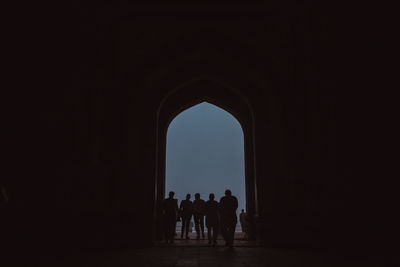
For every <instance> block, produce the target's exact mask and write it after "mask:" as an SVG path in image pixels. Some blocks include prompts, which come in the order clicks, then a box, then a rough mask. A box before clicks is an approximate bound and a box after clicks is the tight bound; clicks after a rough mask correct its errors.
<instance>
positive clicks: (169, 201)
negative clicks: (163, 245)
mask: <svg viewBox="0 0 400 267" xmlns="http://www.w3.org/2000/svg"><path fill="white" fill-rule="evenodd" d="M174 195H175V193H174V192H172V191H171V192H169V197H168V198H166V199H165V200H164V224H165V239H166V242H167V243H168V242H171V243H174V238H175V228H176V218H177V216H178V200H176V199H175V198H174Z"/></svg>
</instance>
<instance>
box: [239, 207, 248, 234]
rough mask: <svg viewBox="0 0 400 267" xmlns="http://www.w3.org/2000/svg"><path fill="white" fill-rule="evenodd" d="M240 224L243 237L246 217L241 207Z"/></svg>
mask: <svg viewBox="0 0 400 267" xmlns="http://www.w3.org/2000/svg"><path fill="white" fill-rule="evenodd" d="M239 221H240V226H241V227H242V232H243V233H244V238H247V218H246V212H244V209H242V212H241V213H240V215H239Z"/></svg>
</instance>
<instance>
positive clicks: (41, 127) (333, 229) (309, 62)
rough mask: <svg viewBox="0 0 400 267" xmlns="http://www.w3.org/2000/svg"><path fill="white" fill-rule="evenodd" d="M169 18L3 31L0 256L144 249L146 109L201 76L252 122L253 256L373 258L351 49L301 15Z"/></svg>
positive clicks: (368, 177) (338, 27) (317, 13)
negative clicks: (278, 250) (0, 252)
mask: <svg viewBox="0 0 400 267" xmlns="http://www.w3.org/2000/svg"><path fill="white" fill-rule="evenodd" d="M169 8H170V9H166V10H164V9H161V10H159V9H158V8H155V7H154V10H153V9H152V8H151V7H149V6H141V8H137V9H135V8H133V7H127V8H122V7H121V8H115V7H112V8H111V7H99V8H90V9H84V8H80V9H74V10H73V11H72V12H71V13H68V14H67V15H64V14H62V15H61V13H60V14H58V13H56V12H54V14H53V16H52V19H51V20H48V19H40V18H37V20H33V21H34V23H33V22H32V23H27V22H28V21H29V20H22V21H17V20H16V21H15V25H14V26H15V27H16V29H18V30H15V31H11V33H13V40H15V43H20V44H21V47H16V46H14V47H13V50H11V51H13V52H14V51H15V53H13V56H12V57H11V59H10V63H9V67H10V69H11V70H12V74H11V75H10V76H9V77H8V78H9V79H10V80H12V83H11V87H10V90H8V91H7V93H6V96H5V97H4V98H3V101H4V102H5V103H4V105H3V108H4V112H3V114H5V122H6V125H7V126H6V128H5V130H4V133H5V136H6V137H5V138H4V147H5V148H6V151H7V160H6V162H5V163H6V167H5V172H4V173H5V175H4V177H3V178H2V180H1V183H2V184H4V185H5V187H6V188H7V192H8V195H9V202H8V203H6V204H3V205H2V213H3V214H4V215H2V216H3V218H5V219H4V220H3V219H2V221H3V223H4V224H5V225H6V226H5V227H6V228H3V229H7V231H6V234H5V236H6V237H7V238H6V239H5V240H8V241H7V242H5V243H6V244H7V246H8V247H14V248H21V247H25V248H30V247H32V246H33V247H36V248H37V247H47V248H54V249H55V250H56V249H57V248H59V247H64V248H76V249H82V248H85V249H95V250H98V249H120V248H127V247H137V246H138V247H142V246H150V245H151V244H152V236H153V216H154V214H155V211H154V205H155V203H154V197H155V187H156V184H155V175H156V169H155V168H156V154H157V147H156V139H157V112H158V109H159V107H160V103H161V101H162V99H163V98H164V97H165V96H166V95H167V94H168V93H169V92H170V91H171V90H173V89H174V88H176V87H178V86H181V85H182V84H185V83H187V82H190V81H191V80H193V79H200V80H201V79H202V78H207V79H214V80H217V81H220V82H221V83H223V84H228V85H231V86H232V87H234V88H237V89H238V90H240V93H241V94H242V95H243V96H244V97H245V98H246V99H248V101H249V104H250V106H251V107H252V109H253V112H254V130H255V160H256V186H257V204H258V209H259V218H258V233H257V236H258V238H259V240H260V241H261V243H262V244H263V245H265V246H271V247H295V248H310V247H312V248H325V247H331V248H340V249H343V248H354V247H362V248H365V247H368V248H371V247H377V244H378V242H379V241H380V240H382V239H383V237H382V235H381V234H379V233H378V232H376V231H375V230H376V226H375V225H376V224H375V223H378V222H379V220H378V219H377V218H376V214H378V211H379V210H380V206H379V205H378V204H377V202H376V200H377V198H378V196H379V192H378V189H377V188H376V184H375V183H373V182H371V181H373V180H372V179H375V178H374V177H376V175H377V174H376V170H375V169H374V168H376V166H377V164H371V163H376V162H374V161H373V160H372V158H371V157H370V155H371V154H373V152H374V151H375V150H374V149H375V148H374V145H373V144H372V143H371V142H370V141H369V140H370V139H369V138H370V137H371V136H373V134H374V132H373V131H369V130H367V129H366V127H368V125H369V122H368V120H369V119H372V120H374V117H373V116H370V115H371V111H370V106H369V104H368V101H363V100H362V99H364V100H366V99H368V100H370V99H373V97H374V96H373V95H370V94H369V93H368V92H367V90H364V91H363V94H362V95H361V94H359V93H360V92H359V89H358V88H360V86H364V88H368V87H369V86H371V82H372V81H371V80H367V79H366V78H365V76H364V78H363V79H361V80H358V83H355V82H354V81H356V80H357V78H359V77H358V76H363V75H364V74H365V73H364V72H363V71H362V69H361V68H358V64H359V59H362V56H361V52H360V50H358V48H359V47H358V46H357V45H355V44H356V43H355V42H354V41H355V40H357V41H358V40H360V39H359V37H360V36H355V35H353V33H351V32H352V31H351V30H349V28H348V27H347V26H348V25H346V24H345V23H344V22H343V21H342V22H338V21H337V20H335V19H331V17H326V16H324V15H321V14H322V13H321V12H322V11H327V10H325V9H322V11H321V10H320V9H318V8H317V7H316V6H315V5H312V4H310V3H308V4H304V5H297V6H294V7H289V6H279V7H278V6H275V5H268V6H267V7H259V8H255V7H249V6H233V7H232V10H231V9H227V10H226V9H225V8H226V7H223V6H219V7H214V8H217V9H216V11H215V12H211V11H212V10H211V7H208V8H205V7H203V9H204V10H203V9H200V10H201V11H198V12H197V11H196V10H193V9H190V8H189V7H187V8H189V10H185V9H183V10H182V7H169ZM175 8H178V9H175ZM224 10H225V11H224ZM150 11H152V12H150ZM207 11H210V12H207ZM24 15H26V17H24V18H25V19H27V18H30V16H29V15H28V14H24ZM58 15H60V17H58ZM39 17H40V16H39ZM31 21H32V20H31ZM349 25H351V24H349ZM16 32H19V33H20V34H16ZM358 34H362V33H358ZM371 56H372V55H371ZM375 121H377V119H376V118H375ZM366 233H368V234H367V235H366Z"/></svg>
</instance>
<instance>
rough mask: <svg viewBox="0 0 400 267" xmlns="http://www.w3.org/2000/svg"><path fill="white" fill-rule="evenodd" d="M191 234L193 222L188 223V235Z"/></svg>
mask: <svg viewBox="0 0 400 267" xmlns="http://www.w3.org/2000/svg"><path fill="white" fill-rule="evenodd" d="M191 232H193V222H192V221H190V223H189V233H191Z"/></svg>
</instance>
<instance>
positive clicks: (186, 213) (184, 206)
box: [179, 194, 193, 239]
mask: <svg viewBox="0 0 400 267" xmlns="http://www.w3.org/2000/svg"><path fill="white" fill-rule="evenodd" d="M190 197H191V196H190V194H187V195H186V199H185V200H182V201H181V205H180V207H179V210H180V213H181V216H182V229H181V238H183V235H184V233H185V232H186V239H189V225H190V221H191V219H192V213H193V203H192V201H191V200H190Z"/></svg>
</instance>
